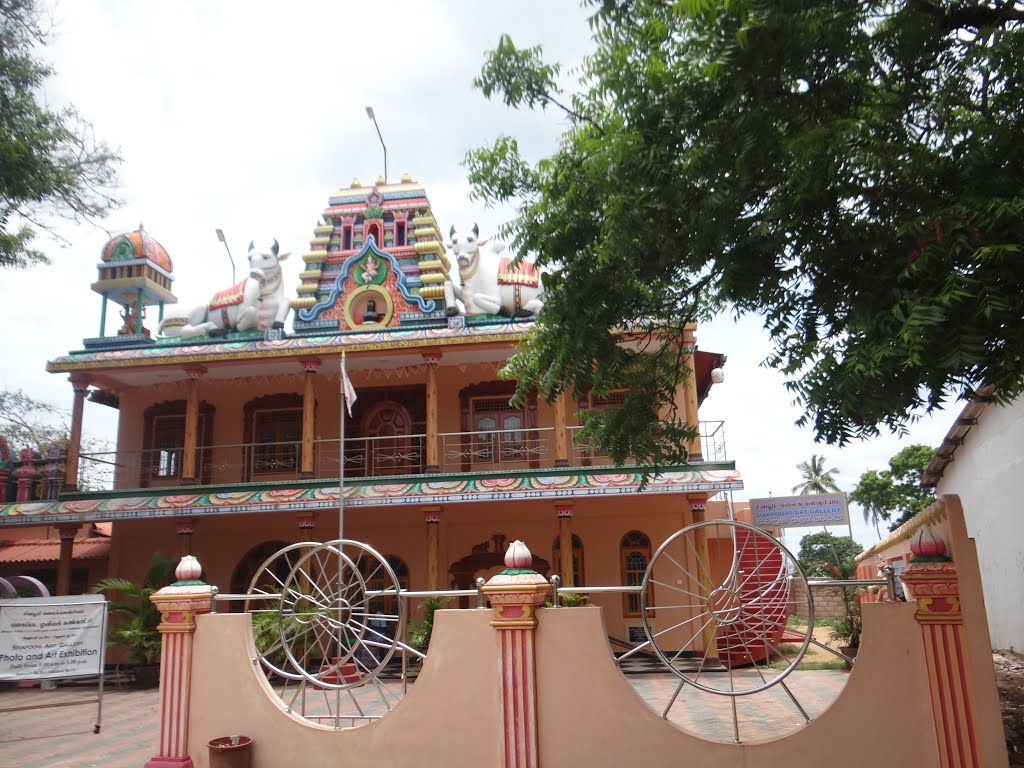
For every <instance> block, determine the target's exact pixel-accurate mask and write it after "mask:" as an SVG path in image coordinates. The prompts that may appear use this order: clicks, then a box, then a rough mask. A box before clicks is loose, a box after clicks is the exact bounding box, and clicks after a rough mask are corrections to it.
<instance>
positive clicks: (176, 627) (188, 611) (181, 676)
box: [145, 555, 213, 768]
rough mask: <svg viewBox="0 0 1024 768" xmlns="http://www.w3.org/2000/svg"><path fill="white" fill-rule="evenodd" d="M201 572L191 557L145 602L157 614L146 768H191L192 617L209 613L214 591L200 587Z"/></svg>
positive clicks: (193, 626)
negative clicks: (156, 675)
mask: <svg viewBox="0 0 1024 768" xmlns="http://www.w3.org/2000/svg"><path fill="white" fill-rule="evenodd" d="M201 573H202V567H201V566H200V565H199V561H198V560H196V559H195V558H194V557H192V556H191V555H186V556H185V557H183V558H182V559H181V562H180V563H179V564H178V567H177V569H176V570H175V572H174V575H175V576H176V577H177V579H178V580H177V581H175V582H174V583H173V584H171V586H169V587H164V588H163V589H161V590H159V591H158V592H156V593H155V594H154V595H153V596H152V597H151V598H150V600H152V602H153V604H154V605H156V607H157V609H158V610H159V611H160V625H159V626H158V627H157V629H159V630H160V636H161V639H162V641H163V642H162V644H161V647H160V706H159V709H158V711H159V712H160V745H159V750H160V751H159V753H158V754H157V755H156V756H154V757H153V758H152V759H150V760H149V761H148V762H147V763H146V767H145V768H193V763H192V758H191V757H190V756H189V750H188V731H189V702H190V700H191V693H192V644H193V641H194V639H195V638H194V635H195V631H196V618H195V617H196V616H197V615H199V614H203V613H209V612H210V608H211V605H212V600H213V587H210V586H207V585H206V584H203V582H201V581H199V575H200V574H201Z"/></svg>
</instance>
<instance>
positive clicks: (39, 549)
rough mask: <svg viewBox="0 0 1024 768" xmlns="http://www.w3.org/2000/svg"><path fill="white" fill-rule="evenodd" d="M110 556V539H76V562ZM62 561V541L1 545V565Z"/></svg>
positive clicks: (37, 540)
mask: <svg viewBox="0 0 1024 768" xmlns="http://www.w3.org/2000/svg"><path fill="white" fill-rule="evenodd" d="M109 554H110V539H108V538H106V537H104V536H101V537H97V538H91V539H75V546H74V549H73V550H72V559H74V560H102V559H103V558H105V557H107V556H109ZM58 560H60V539H23V540H21V541H9V542H5V543H3V544H0V563H42V562H56V561H58Z"/></svg>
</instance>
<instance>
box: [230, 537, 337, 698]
mask: <svg viewBox="0 0 1024 768" xmlns="http://www.w3.org/2000/svg"><path fill="white" fill-rule="evenodd" d="M320 546H321V544H320V542H313V541H304V542H300V543H298V544H291V545H290V546H287V547H284V548H283V549H280V550H278V551H277V552H275V553H274V554H273V555H271V556H270V557H268V558H267V559H266V560H264V561H263V564H262V565H260V567H259V568H257V569H256V573H255V574H254V575H253V577H252V581H250V582H249V589H248V591H247V592H248V594H249V595H250V596H252V598H253V599H250V600H247V601H246V603H245V610H246V611H247V612H249V613H251V614H252V615H253V617H252V623H253V638H254V639H255V641H256V650H257V652H258V654H259V656H258V658H259V661H260V664H261V665H262V666H263V668H264V669H266V670H267V671H269V672H272V673H273V674H275V675H278V676H279V677H282V678H285V679H286V680H302V679H303V675H302V673H301V672H299V670H298V669H296V668H295V667H294V665H292V663H291V662H290V661H289V659H288V656H287V654H286V653H285V650H284V649H285V646H286V645H288V644H289V643H290V642H291V635H293V634H295V633H298V632H300V631H301V626H300V625H298V624H296V623H286V622H284V621H282V619H281V617H280V615H279V612H278V607H279V603H280V600H281V597H282V595H283V594H284V591H285V581H286V580H287V579H288V575H289V574H290V573H291V572H292V569H293V568H294V567H295V565H296V564H297V563H298V562H299V560H301V559H303V558H304V557H305V555H306V554H308V553H309V552H311V551H313V550H315V549H317V548H319V547H320ZM261 596H263V597H262V598H261Z"/></svg>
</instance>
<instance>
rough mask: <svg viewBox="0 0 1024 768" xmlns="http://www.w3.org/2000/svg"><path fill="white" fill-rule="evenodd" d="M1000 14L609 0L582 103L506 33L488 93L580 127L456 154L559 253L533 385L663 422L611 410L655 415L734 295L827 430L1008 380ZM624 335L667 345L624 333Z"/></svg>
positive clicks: (1010, 298)
mask: <svg viewBox="0 0 1024 768" xmlns="http://www.w3.org/2000/svg"><path fill="white" fill-rule="evenodd" d="M1000 8H1001V9H1002V10H1001V11H1000V12H999V13H996V12H994V11H993V9H992V8H991V7H990V6H989V5H988V4H986V3H982V2H967V3H959V4H957V9H958V10H956V11H953V10H950V9H946V8H945V7H944V6H936V5H933V4H930V3H914V2H897V3H879V2H868V1H866V0H860V1H857V2H855V1H854V0H841V1H838V2H837V1H836V0H810V1H809V2H807V1H801V2H797V1H796V0H780V1H778V2H775V1H773V2H768V1H767V0H730V2H722V1H719V2H710V1H701V2H689V1H687V2H677V3H674V4H667V3H663V2H655V0H635V2H629V3H625V2H622V3H619V2H601V3H597V2H595V3H594V15H593V17H592V19H591V28H592V30H593V33H594V39H595V44H596V48H595V50H594V52H593V53H592V54H591V55H590V56H589V57H588V58H587V59H586V60H585V62H584V63H583V65H582V66H581V67H580V70H579V71H580V72H581V75H580V79H579V83H578V90H577V92H576V93H575V94H573V96H572V97H571V106H564V105H562V104H561V102H560V101H558V100H557V99H562V100H564V97H563V96H562V95H561V94H560V93H559V92H557V91H556V89H555V87H554V86H555V76H556V74H557V72H558V69H557V67H555V66H553V65H549V64H545V63H543V62H542V60H541V58H540V56H541V52H540V51H539V50H537V49H519V48H516V47H515V46H514V44H513V43H512V41H511V40H508V39H507V38H503V39H502V42H501V43H500V44H499V48H498V50H496V51H495V52H493V53H492V54H491V55H490V57H489V59H488V63H487V65H485V67H484V75H482V77H481V79H480V81H479V82H480V84H481V87H483V88H484V89H485V93H488V94H492V95H494V96H496V97H497V96H499V95H503V97H504V98H506V99H507V100H508V101H507V103H510V104H513V105H518V106H523V107H529V106H542V107H547V106H555V107H561V108H562V109H563V110H564V112H565V114H566V116H567V118H568V119H569V121H570V127H569V129H568V130H567V131H566V132H565V134H564V135H563V136H562V140H561V143H560V145H559V148H558V150H557V152H555V154H554V155H553V156H552V157H550V158H546V159H545V160H544V161H542V162H541V163H538V164H537V165H536V166H534V167H533V168H532V169H531V168H528V167H527V166H526V165H525V164H524V163H523V161H522V160H521V159H520V158H519V157H518V154H517V153H516V152H514V145H513V144H512V143H511V140H507V139H506V140H502V142H499V143H498V144H495V145H494V146H493V147H491V148H489V149H481V150H475V151H474V152H471V153H470V155H469V156H468V157H467V164H468V165H469V168H470V174H471V181H472V183H473V186H474V190H475V193H476V194H477V195H478V197H479V198H480V199H483V200H486V201H489V202H498V201H501V200H507V199H512V198H515V199H516V200H517V201H518V202H519V208H518V215H517V217H516V219H515V220H514V221H512V222H510V224H509V225H508V230H509V232H508V234H509V235H510V236H511V238H512V241H513V247H514V248H515V249H516V250H517V251H518V252H520V253H524V254H525V253H529V254H531V255H533V256H534V257H535V258H537V259H538V260H539V261H540V262H541V263H543V264H546V265H548V266H549V267H551V268H557V269H560V271H561V275H560V277H559V279H558V280H556V281H554V282H553V283H552V289H551V291H550V292H549V293H548V301H547V305H546V307H545V311H544V314H543V316H542V320H543V326H542V328H541V329H540V331H539V333H538V334H537V336H536V338H535V339H533V340H531V343H530V345H529V346H528V348H527V351H526V352H525V354H527V355H529V356H532V358H533V360H532V362H531V363H530V364H528V365H525V364H520V365H521V367H520V368H519V369H518V370H519V371H520V372H521V373H522V374H523V376H524V378H520V379H519V381H520V383H521V387H522V388H523V391H525V390H526V388H529V387H533V386H541V391H542V394H544V395H545V396H550V395H552V394H553V393H555V392H557V391H560V390H561V389H562V388H569V389H574V390H577V391H580V392H583V391H586V390H587V389H588V388H589V387H593V386H596V385H600V386H604V387H607V386H612V382H617V384H615V386H625V385H627V382H628V385H629V386H636V387H638V388H639V389H640V390H641V391H645V392H646V393H648V394H649V395H650V396H651V397H654V398H655V400H653V401H652V402H650V403H648V404H646V405H645V406H644V408H645V410H646V412H647V413H648V414H650V413H654V414H655V416H654V417H652V418H650V419H647V418H646V417H643V416H642V414H641V413H640V412H639V411H638V412H636V413H633V414H632V416H631V417H630V418H628V419H625V420H624V421H623V422H622V423H621V424H619V423H616V425H615V426H616V427H617V428H618V427H623V426H625V425H626V424H629V425H630V426H631V427H634V428H648V429H649V430H651V434H657V430H658V427H657V424H656V421H657V416H659V415H663V413H664V412H665V411H667V410H668V409H670V408H671V404H672V402H673V398H674V397H675V393H673V392H671V391H670V390H669V388H668V387H665V386H659V385H658V383H656V382H655V378H656V377H659V376H666V375H667V376H669V377H672V379H673V380H676V381H677V380H678V377H676V376H675V374H674V373H673V372H675V371H679V370H680V365H681V360H682V358H683V357H684V356H685V354H686V350H685V349H684V348H683V346H682V344H681V343H679V341H678V337H679V330H678V329H679V328H681V327H682V324H683V323H685V322H690V321H694V320H699V319H702V318H705V317H707V316H708V315H709V314H710V313H711V312H712V311H722V310H728V309H732V310H734V311H737V312H753V313H758V314H760V315H761V316H763V317H764V318H765V327H766V328H767V330H768V331H769V333H770V335H771V337H772V339H773V341H774V350H773V352H772V354H771V355H770V356H769V357H768V359H767V360H766V364H767V365H769V366H771V367H773V368H776V369H778V370H780V371H782V372H784V373H785V374H787V376H788V386H789V388H790V391H791V392H792V393H793V395H794V397H795V398H796V401H797V403H798V404H799V405H800V406H802V407H803V409H804V416H803V418H802V421H803V422H804V423H808V424H810V425H812V426H813V428H814V431H815V435H816V437H817V438H818V439H820V440H823V441H826V442H831V443H838V444H843V443H845V442H847V441H849V440H851V439H855V438H858V437H868V436H872V435H875V434H877V432H878V429H879V428H880V427H883V426H885V427H888V428H890V429H893V430H896V431H900V430H903V429H905V427H906V425H907V424H908V422H909V421H911V420H912V419H914V418H915V417H916V416H917V415H919V414H920V413H923V412H925V411H927V410H929V409H931V408H934V407H936V406H938V405H940V404H942V403H943V402H945V401H946V399H948V398H950V397H954V396H960V397H969V396H971V393H972V392H973V391H974V390H975V389H976V388H977V387H978V386H979V385H980V384H981V383H982V382H986V383H989V384H992V385H994V386H995V387H996V390H997V391H998V392H999V397H1000V398H1002V399H1009V398H1012V397H1014V396H1016V395H1017V394H1019V393H1020V392H1021V391H1022V389H1024V334H1021V333H1020V332H1019V330H1018V329H1019V328H1020V327H1021V323H1022V321H1024V304H1022V302H1020V300H1019V296H1020V295H1022V293H1024V265H1022V263H1021V259H1020V257H1019V251H1020V247H1021V243H1022V242H1024V217H1022V215H1021V213H1022V210H1024V195H1022V194H1021V192H1020V190H1021V183H1020V181H1021V179H1020V168H1021V167H1024V143H1022V142H1020V140H1019V137H1020V136H1021V135H1022V134H1024V79H1021V78H1019V77H1018V75H1017V73H1019V72H1020V71H1024V25H1022V24H1021V23H1020V21H1021V18H1024V4H1022V3H1009V4H1004V5H1003V6H1000ZM978 19H984V20H985V26H984V29H982V28H979V27H977V26H972V24H974V23H975V22H977V20H978ZM623 331H628V332H629V334H631V335H630V338H633V339H642V341H641V342H639V343H638V345H637V348H641V347H644V348H649V349H657V350H659V354H660V355H661V356H662V357H661V359H660V360H657V361H651V362H647V361H645V359H644V357H643V356H638V359H633V358H632V357H630V356H629V355H624V354H621V353H619V352H616V351H615V348H616V347H617V339H618V338H619V336H618V335H617V334H619V333H621V332H623ZM668 358H674V360H672V361H669V360H668ZM582 361H588V362H586V363H584V362H582ZM602 419H603V424H604V426H603V427H601V428H600V429H597V428H596V427H595V435H598V436H600V438H601V439H602V440H608V441H609V442H614V441H616V440H617V438H614V437H613V436H612V435H611V434H610V433H609V431H608V430H610V429H612V428H613V426H612V422H613V420H611V419H610V417H608V416H605V417H602ZM661 437H666V436H664V435H662V436H661ZM633 440H634V442H636V441H639V442H640V443H642V444H643V445H642V447H643V449H644V450H645V452H646V454H647V455H649V456H651V457H653V458H655V459H657V460H658V461H663V462H673V461H678V460H681V459H682V458H683V456H682V454H683V451H682V449H681V446H680V445H678V444H676V445H671V444H669V443H668V442H666V441H665V440H663V439H661V438H657V439H655V438H651V439H650V440H647V439H646V438H634V439H633ZM637 447H640V445H639V443H638V444H637Z"/></svg>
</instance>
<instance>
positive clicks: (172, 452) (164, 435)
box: [117, 400, 213, 488]
mask: <svg viewBox="0 0 1024 768" xmlns="http://www.w3.org/2000/svg"><path fill="white" fill-rule="evenodd" d="M143 423H144V426H143V430H144V431H143V438H142V442H143V446H144V448H143V453H142V476H141V477H140V478H139V485H140V486H141V487H143V488H148V487H150V486H154V485H156V486H159V485H175V484H177V483H179V482H180V481H181V465H182V462H183V461H184V452H185V401H184V400H168V401H166V402H163V403H157V404H156V405H151V406H150V407H149V408H147V409H146V410H145V413H144V414H143ZM212 432H213V406H212V405H210V404H209V403H207V402H206V401H205V400H204V401H203V402H201V403H200V404H199V432H198V437H197V439H196V449H197V451H196V453H197V454H198V455H197V456H196V464H197V465H196V472H197V474H198V477H197V478H196V479H198V480H199V481H200V483H203V484H208V483H209V482H210V461H209V454H210V442H211V435H212ZM117 480H118V482H120V481H121V478H120V477H119V478H117ZM125 485H126V486H127V487H130V486H131V483H126V484H125Z"/></svg>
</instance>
